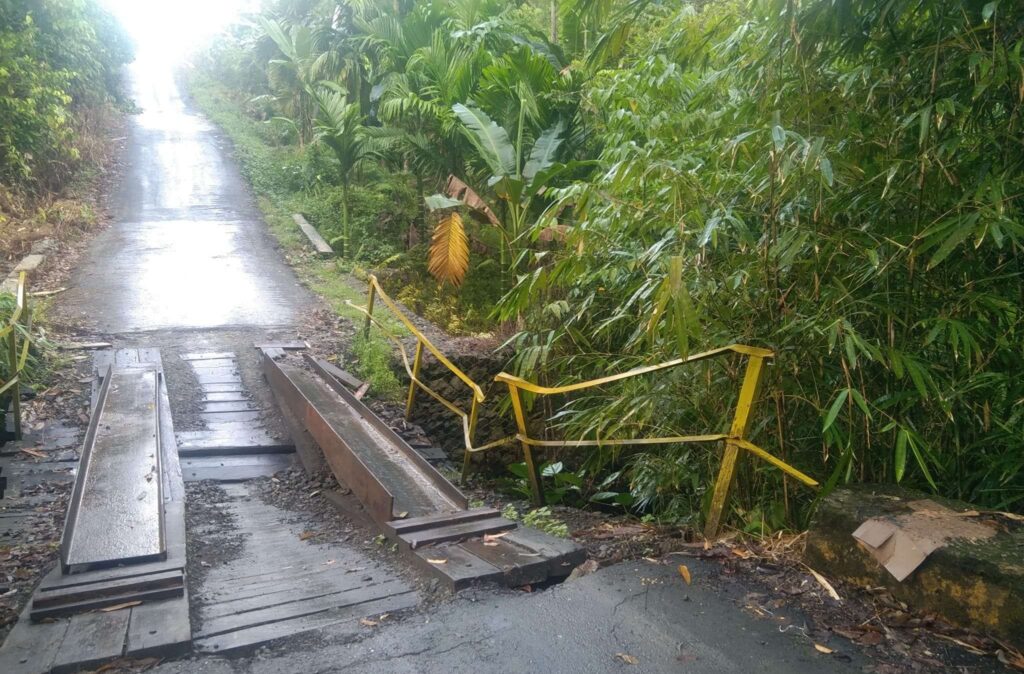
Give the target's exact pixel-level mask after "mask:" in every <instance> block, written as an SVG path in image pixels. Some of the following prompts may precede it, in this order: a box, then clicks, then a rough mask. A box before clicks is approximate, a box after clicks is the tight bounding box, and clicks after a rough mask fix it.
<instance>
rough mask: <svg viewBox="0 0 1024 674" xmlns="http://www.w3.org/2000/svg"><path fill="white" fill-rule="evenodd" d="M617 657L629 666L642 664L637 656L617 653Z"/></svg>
mask: <svg viewBox="0 0 1024 674" xmlns="http://www.w3.org/2000/svg"><path fill="white" fill-rule="evenodd" d="M615 657H616V658H618V659H619V660H621V661H622V662H625V663H626V664H627V665H638V664H640V660H639V658H637V657H636V656H635V655H630V654H629V653H616V654H615Z"/></svg>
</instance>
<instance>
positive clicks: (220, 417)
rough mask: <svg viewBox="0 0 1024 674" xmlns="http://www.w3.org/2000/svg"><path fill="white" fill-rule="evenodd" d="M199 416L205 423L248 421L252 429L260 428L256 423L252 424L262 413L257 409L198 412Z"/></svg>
mask: <svg viewBox="0 0 1024 674" xmlns="http://www.w3.org/2000/svg"><path fill="white" fill-rule="evenodd" d="M199 417H200V418H201V419H202V420H203V421H205V422H207V423H216V424H223V423H238V422H242V421H245V422H249V424H250V425H251V426H253V429H254V430H256V429H260V428H261V427H260V426H259V425H258V424H253V423H252V422H254V421H259V420H260V418H261V417H262V413H261V412H260V411H259V410H236V411H233V412H200V413H199Z"/></svg>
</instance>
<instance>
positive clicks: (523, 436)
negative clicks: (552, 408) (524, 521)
mask: <svg viewBox="0 0 1024 674" xmlns="http://www.w3.org/2000/svg"><path fill="white" fill-rule="evenodd" d="M507 383H508V395H509V397H510V398H511V399H512V411H513V413H514V414H515V416H516V427H517V428H518V429H519V441H520V443H521V444H522V446H523V460H524V461H525V462H526V479H527V481H528V482H529V484H530V493H531V494H532V495H533V505H535V506H538V507H540V506H542V505H544V489H543V488H542V487H541V484H540V470H539V468H538V466H537V461H536V460H535V459H534V457H533V448H532V447H530V444H529V443H528V442H527V440H528V439H529V437H530V435H529V433H528V432H527V429H526V415H525V414H523V401H522V400H521V399H520V397H519V387H518V386H516V385H515V384H513V383H512V382H507Z"/></svg>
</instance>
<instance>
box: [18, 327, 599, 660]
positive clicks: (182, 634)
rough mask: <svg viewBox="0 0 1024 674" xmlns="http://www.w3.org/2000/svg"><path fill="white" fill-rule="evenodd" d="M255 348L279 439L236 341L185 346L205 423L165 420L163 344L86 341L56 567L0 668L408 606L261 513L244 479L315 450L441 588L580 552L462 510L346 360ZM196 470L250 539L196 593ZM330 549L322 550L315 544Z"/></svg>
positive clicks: (555, 563) (393, 584)
mask: <svg viewBox="0 0 1024 674" xmlns="http://www.w3.org/2000/svg"><path fill="white" fill-rule="evenodd" d="M258 348H259V349H260V354H261V359H262V369H263V374H264V376H265V378H266V381H267V382H268V383H269V385H270V389H271V391H272V393H273V397H274V399H275V400H276V401H277V403H278V407H279V410H278V412H279V413H280V415H281V417H283V419H284V421H285V423H286V425H287V427H288V429H289V431H290V433H291V436H292V437H291V438H290V439H281V438H275V437H271V436H270V435H269V434H268V433H267V432H266V431H265V430H264V429H263V428H262V426H261V425H260V423H261V422H260V418H261V416H260V414H259V413H258V412H257V411H256V410H255V409H254V408H253V407H252V406H251V405H250V404H249V402H248V400H247V399H246V397H245V391H244V387H243V386H242V381H241V378H240V377H239V376H238V368H237V363H236V362H235V361H234V356H233V354H230V353H216V354H186V355H183V356H181V358H182V359H183V360H185V361H187V362H189V363H190V364H191V365H192V367H193V369H194V370H195V374H196V378H197V380H198V381H199V383H200V386H201V389H202V395H203V397H204V400H203V403H204V405H205V407H204V412H203V414H205V415H206V417H209V418H206V417H204V422H205V425H206V428H207V430H204V431H189V432H179V433H177V434H176V433H175V431H174V425H173V421H172V415H171V406H170V398H169V396H168V385H167V381H166V377H165V373H164V367H163V363H162V361H161V356H160V353H159V351H157V350H155V349H122V350H117V351H102V352H97V354H96V356H95V360H94V385H93V392H92V413H91V416H90V421H89V425H88V428H87V431H86V435H85V439H84V442H83V445H82V449H81V455H80V460H79V465H78V471H77V475H76V477H75V482H74V486H73V490H72V494H71V499H70V503H69V506H68V511H67V518H66V523H65V527H64V532H63V537H62V540H61V545H60V564H59V565H58V567H57V568H55V569H54V570H53V571H52V572H51V573H50V574H49V575H48V576H46V577H45V578H44V580H43V581H42V583H41V584H40V585H39V587H38V588H37V589H36V591H35V593H34V595H33V597H32V600H31V602H30V603H29V605H28V606H27V607H26V608H25V610H24V612H23V614H22V615H21V618H20V620H19V622H18V623H17V624H16V625H15V627H14V628H13V630H12V632H11V633H10V635H9V636H8V638H7V640H6V642H5V643H4V645H3V647H2V648H0V672H4V673H5V674H14V673H16V672H51V671H52V672H70V671H78V670H80V669H85V668H92V667H96V666H99V665H101V664H103V663H106V662H110V661H113V660H117V659H119V658H125V657H128V658H140V657H147V656H159V657H173V656H177V655H181V654H186V653H189V652H191V651H193V650H195V651H198V652H228V651H232V650H237V649H240V648H251V647H254V646H258V645H260V644H263V643H267V642H269V641H274V640H276V639H280V638H282V637H287V636H290V635H292V634H296V633H300V632H303V631H308V630H313V629H318V628H321V627H324V626H327V625H330V624H335V623H337V622H340V621H346V620H353V619H356V620H357V619H358V618H360V617H364V616H370V615H373V614H374V612H375V611H376V612H380V611H388V612H393V611H396V610H402V609H406V608H411V607H413V606H415V604H416V603H417V595H416V593H415V591H414V590H413V588H412V587H411V586H409V585H408V584H407V583H405V582H404V581H402V580H400V579H399V578H397V577H393V576H388V575H387V574H386V573H383V572H382V573H381V574H374V575H372V576H371V575H367V576H366V577H365V578H364V579H363V580H362V581H360V577H359V576H353V575H349V574H346V572H345V570H344V569H343V568H339V567H335V566H332V565H331V564H330V562H334V561H335V557H337V554H338V553H339V551H334V552H330V551H319V550H317V549H316V548H315V547H312V546H301V547H300V548H298V549H297V548H296V547H295V546H294V544H291V545H289V542H292V541H294V540H295V539H296V535H295V532H294V531H290V530H286V527H284V526H283V525H272V526H271V527H270V528H268V526H267V524H266V522H269V521H273V520H272V519H268V517H267V512H265V510H266V508H268V507H269V506H264V505H260V504H256V503H253V502H252V500H251V499H250V498H249V496H248V492H246V491H245V489H246V488H245V487H244V484H245V480H248V479H251V478H253V477H258V476H260V475H270V474H272V473H273V472H275V471H277V470H280V469H281V468H283V467H285V466H287V465H288V464H289V463H290V462H291V460H293V459H294V458H295V457H297V458H298V460H299V461H300V463H301V464H302V466H303V467H304V468H305V469H306V470H307V471H308V472H310V473H313V472H316V471H318V470H320V468H322V467H323V465H324V464H325V463H326V465H327V466H328V467H329V468H330V469H331V471H332V472H333V473H334V475H335V477H336V478H337V479H338V481H339V483H341V484H343V485H345V486H346V487H348V489H350V490H351V492H352V494H353V495H354V496H355V497H356V498H357V499H358V503H359V506H358V507H360V508H362V512H363V514H365V520H366V521H367V522H368V523H369V526H371V527H373V528H376V529H377V530H378V532H379V533H380V534H383V535H384V536H386V537H387V538H390V539H391V540H392V541H394V543H396V544H397V547H398V550H399V551H400V553H401V554H403V555H405V556H406V557H407V559H408V560H409V561H410V562H411V563H412V565H413V566H414V567H415V568H418V569H419V570H420V571H421V572H423V573H424V574H427V575H429V576H431V577H434V578H437V579H438V580H439V581H440V582H441V583H442V585H443V586H445V587H448V588H449V589H451V590H452V591H458V590H460V589H462V588H464V587H466V586H468V585H471V584H474V583H497V584H502V585H507V586H519V585H525V584H538V583H545V582H548V581H551V580H558V579H561V578H564V577H565V576H567V575H568V574H569V573H570V572H571V571H572V569H573V568H575V566H576V565H578V564H579V563H580V562H582V561H583V557H584V553H583V551H582V550H581V549H579V548H577V547H576V546H575V545H573V544H572V543H570V542H568V541H565V540H562V539H557V538H553V537H551V536H548V535H546V534H544V533H542V532H539V531H535V530H532V529H530V528H528V527H523V526H521V525H520V524H519V523H517V522H515V521H513V520H509V519H506V518H504V517H502V516H501V514H500V513H499V512H498V511H496V510H494V509H492V508H473V507H470V505H469V503H468V500H467V498H466V496H465V495H464V494H463V493H462V492H461V491H460V490H459V489H458V488H456V487H455V485H453V484H452V483H451V482H449V480H448V479H447V478H445V476H444V475H443V474H442V473H441V472H440V471H439V470H438V469H437V468H436V467H435V466H434V465H432V464H431V462H430V461H429V460H428V459H427V458H426V457H425V456H423V455H421V454H420V453H419V452H418V451H417V450H416V449H414V448H413V447H412V446H410V445H409V444H408V443H407V442H406V441H405V440H404V439H403V438H402V437H401V436H400V435H399V434H398V433H396V431H395V430H394V429H393V428H391V427H390V426H389V425H388V424H387V423H385V422H384V421H383V420H382V419H381V418H379V417H378V416H377V415H376V414H374V413H373V411H372V410H370V408H369V407H367V406H366V405H365V404H364V403H363V402H362V401H361V399H360V398H361V391H359V389H360V382H358V381H355V380H354V379H353V378H352V377H351V376H350V375H348V374H347V373H345V372H344V371H342V370H340V369H338V368H336V367H334V366H333V365H331V364H330V363H328V362H326V361H325V360H322V359H320V358H317V357H316V356H314V355H313V354H309V353H305V352H304V350H296V349H294V348H289V349H285V348H281V347H280V346H263V347H258ZM183 463H187V464H188V465H187V466H186V468H185V474H184V475H183V471H182V464H183ZM203 479H205V480H214V481H218V482H221V483H222V484H223V485H224V489H225V490H226V491H225V494H226V496H227V498H228V499H229V502H228V503H226V504H225V507H228V508H230V509H232V512H233V513H234V516H235V520H236V525H235V526H236V531H235V532H233V533H235V534H241V535H243V536H244V537H246V538H247V539H248V540H249V542H250V543H251V545H250V548H251V551H250V552H249V553H247V555H245V556H243V557H242V558H240V559H239V560H237V561H236V562H235V563H234V565H228V566H226V567H225V568H223V569H218V570H217V572H218V573H217V574H216V576H217V582H216V583H214V584H213V585H210V584H207V585H204V586H200V587H195V586H193V587H192V588H191V589H192V592H190V587H189V580H190V579H189V576H188V573H187V569H188V563H187V562H188V560H187V546H186V523H185V508H186V502H185V501H186V497H185V488H184V484H185V482H186V481H189V480H203ZM232 485H237V486H232ZM232 499H233V500H232ZM261 508H262V510H261ZM278 529H280V530H278ZM193 535H201V534H197V532H193ZM328 553H329V554H332V555H334V557H332V558H331V559H330V560H327V561H325V560H322V559H320V557H321V556H326V555H327V554H328ZM341 554H343V555H344V554H347V553H344V552H343V551H342V552H341ZM356 563H358V560H357V559H356V557H353V558H352V564H353V565H354V564H356ZM293 564H294V565H298V568H301V569H305V570H304V571H303V572H302V573H300V574H298V575H296V577H295V578H294V579H292V578H291V572H288V571H286V570H285V569H288V568H292V566H293ZM339 566H340V565H339ZM309 569H316V571H315V572H314V571H310V570H309ZM217 583H219V584H217ZM190 600H191V606H190ZM190 609H191V611H190ZM196 616H198V621H199V622H198V624H194V619H195V617H196Z"/></svg>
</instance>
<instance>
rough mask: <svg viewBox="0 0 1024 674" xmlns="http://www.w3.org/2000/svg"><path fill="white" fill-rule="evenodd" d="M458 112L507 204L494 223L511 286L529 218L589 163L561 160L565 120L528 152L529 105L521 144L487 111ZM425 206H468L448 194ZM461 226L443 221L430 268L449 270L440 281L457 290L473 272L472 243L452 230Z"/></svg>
mask: <svg viewBox="0 0 1024 674" xmlns="http://www.w3.org/2000/svg"><path fill="white" fill-rule="evenodd" d="M452 110H453V111H454V112H455V114H456V116H457V117H458V118H459V120H461V121H462V124H463V125H464V128H465V134H466V137H467V138H468V140H469V143H470V145H471V146H472V147H473V149H474V150H475V151H476V154H477V156H478V158H479V159H480V161H481V162H482V163H483V164H485V165H486V166H487V168H488V170H489V171H490V172H491V177H490V179H489V180H488V181H487V187H488V189H489V191H490V192H491V194H492V195H493V197H494V198H496V199H498V200H499V201H501V202H503V205H504V208H503V209H499V208H495V207H494V206H495V205H494V204H492V205H491V206H490V210H491V211H492V212H495V213H501V214H502V216H501V217H499V218H497V222H493V223H492V224H494V226H495V227H496V228H497V229H498V232H499V234H500V237H501V251H500V252H501V266H502V271H503V274H505V278H506V281H507V280H508V279H509V278H510V277H512V276H514V274H515V271H516V269H517V267H518V265H519V261H520V259H521V258H522V253H523V252H524V250H525V246H524V240H525V239H526V236H527V234H528V233H529V229H530V227H529V225H530V222H529V217H530V213H531V208H532V207H533V205H534V200H536V199H537V198H538V197H540V195H542V194H543V193H544V191H545V189H546V188H547V187H548V186H550V185H551V183H552V180H553V179H554V178H555V177H556V176H558V175H559V174H561V173H563V172H565V171H567V170H569V169H572V168H576V167H578V166H580V165H581V164H582V163H583V162H569V163H567V164H563V163H559V162H558V161H557V160H556V157H557V155H558V150H559V148H560V147H561V145H562V141H563V134H564V133H565V123H564V122H563V121H561V120H559V121H557V122H556V123H555V124H553V125H552V126H551V127H550V128H548V129H546V130H545V131H544V132H542V133H541V134H540V135H539V136H538V137H537V139H536V141H534V143H533V145H532V147H530V148H529V151H528V152H527V148H526V142H525V139H524V126H525V125H524V124H523V115H524V114H525V106H521V107H520V120H519V125H518V130H517V134H516V142H515V143H513V142H512V140H511V138H510V137H509V134H508V131H506V130H505V128H504V127H502V126H500V125H498V124H497V123H496V122H494V121H493V120H492V119H491V118H490V117H488V116H487V113H485V112H484V111H483V110H480V109H479V108H476V107H471V106H469V105H465V104H463V103H456V104H455V105H453V106H452ZM425 201H426V204H427V207H428V208H429V209H431V210H438V209H446V208H452V207H455V206H459V205H462V204H463V203H465V199H464V198H463V199H462V200H457V199H452V198H451V197H450V196H449V195H445V194H435V195H433V196H430V197H427V198H426V200H425ZM467 205H469V204H467ZM461 226H462V223H461V220H460V221H458V222H455V221H453V220H452V218H451V217H450V216H449V217H445V218H442V219H441V220H440V221H439V222H438V225H437V227H435V230H434V237H433V245H431V248H430V253H429V257H428V268H429V269H431V270H443V273H438V272H436V271H435V272H433V273H434V276H435V277H437V278H438V279H439V280H448V281H452V282H453V283H455V284H456V285H458V283H460V282H461V280H462V278H461V275H460V274H459V273H457V272H458V270H460V269H461V270H462V274H464V273H465V270H466V269H467V268H468V264H466V263H465V261H466V260H468V255H469V250H468V240H467V239H466V237H465V236H464V234H461V235H460V234H459V233H458V232H453V231H452V230H453V228H455V229H458V228H461ZM459 242H464V243H463V244H460V243H459ZM456 279H457V280H456ZM506 285H507V283H506Z"/></svg>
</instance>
